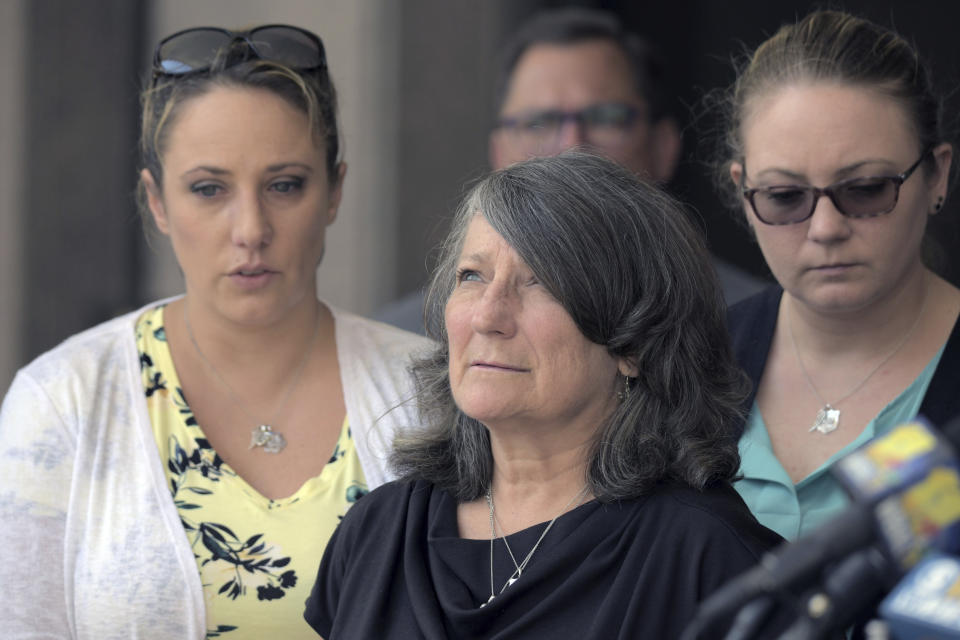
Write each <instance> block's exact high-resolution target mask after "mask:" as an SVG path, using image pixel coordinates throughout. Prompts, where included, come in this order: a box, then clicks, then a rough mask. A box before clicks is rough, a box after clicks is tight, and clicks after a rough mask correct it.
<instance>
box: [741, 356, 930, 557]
mask: <svg viewBox="0 0 960 640" xmlns="http://www.w3.org/2000/svg"><path fill="white" fill-rule="evenodd" d="M942 354H943V347H941V348H940V350H939V351H938V352H937V353H936V355H934V357H933V359H932V360H930V362H929V363H927V366H926V367H925V368H924V369H923V371H922V372H921V373H920V375H919V376H917V378H916V379H915V380H914V381H913V382H912V383H911V384H910V386H908V387H907V388H906V389H904V390H903V392H901V393H900V395H898V396H897V397H896V398H894V399H893V400H892V401H891V402H890V404H888V405H887V406H886V407H884V408H883V410H882V411H881V412H880V413H879V414H877V416H876V417H875V418H874V419H873V420H871V421H870V422H869V423H867V426H866V427H864V429H863V431H862V432H861V433H860V435H858V436H857V437H856V438H855V439H854V440H853V442H851V443H850V444H848V445H847V446H846V447H844V448H843V449H841V450H840V451H838V452H837V453H835V454H834V455H833V456H831V457H830V459H829V460H827V461H826V462H824V463H823V464H822V465H820V466H819V467H818V468H817V469H816V470H814V471H813V473H811V474H810V475H808V476H807V477H806V478H804V479H803V480H801V481H800V482H798V483H797V484H794V483H793V481H792V480H791V479H790V475H789V474H788V473H787V470H786V469H784V468H783V465H782V464H780V461H779V460H778V459H777V457H776V456H775V455H774V454H773V445H772V444H771V442H770V434H769V433H767V426H766V424H765V423H764V422H763V416H761V415H760V409H759V408H758V407H757V403H756V402H754V403H753V407H752V408H751V409H750V415H749V416H748V417H747V425H746V429H745V430H744V433H743V436H742V437H741V438H740V474H741V475H742V476H743V479H742V480H738V481H737V482H735V483H734V485H733V486H734V488H735V489H736V490H737V491H738V492H739V493H740V496H741V497H742V498H743V501H744V502H746V503H747V506H748V507H750V511H752V512H753V514H754V515H755V516H756V517H757V520H759V521H760V524H762V525H764V526H766V527H768V528H770V529H773V530H774V531H776V532H777V533H779V534H780V535H781V536H783V537H784V538H786V539H787V540H795V539H797V538H798V537H800V536H802V535H804V534H807V533H809V532H810V531H813V530H814V529H816V528H818V527H820V526H821V525H822V524H823V523H825V522H826V521H827V520H830V519H832V518H833V516H835V515H836V514H837V513H838V512H839V511H841V510H842V509H843V508H844V507H845V506H846V505H847V504H848V503H849V499H848V498H847V494H846V493H845V492H844V490H843V488H842V487H841V486H840V484H839V483H838V482H837V481H836V480H835V479H834V477H833V475H832V474H830V473H829V468H830V465H832V464H833V463H834V462H835V461H836V460H839V459H840V458H842V457H843V456H845V455H847V454H848V453H850V452H851V451H853V450H854V449H856V448H857V447H859V446H860V445H862V444H863V443H865V442H867V441H868V440H870V439H871V438H874V437H876V436H879V435H883V434H885V433H887V432H888V431H890V430H891V429H893V428H894V427H896V426H897V425H899V424H901V423H903V422H907V421H909V420H912V419H913V418H915V417H916V416H917V413H918V412H919V410H920V404H921V403H922V402H923V397H924V396H925V395H926V393H927V387H928V386H929V385H930V380H931V378H933V374H934V372H935V371H936V369H937V364H938V363H939V362H940V356H941V355H942ZM812 423H813V416H811V424H812ZM840 428H841V429H842V428H843V427H842V426H841V427H840ZM810 437H811V438H812V437H818V438H829V437H830V436H829V435H820V434H811V435H810Z"/></svg>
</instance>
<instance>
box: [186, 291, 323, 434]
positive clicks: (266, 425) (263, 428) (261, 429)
mask: <svg viewBox="0 0 960 640" xmlns="http://www.w3.org/2000/svg"><path fill="white" fill-rule="evenodd" d="M183 322H184V324H185V325H186V326H187V335H188V336H189V337H190V343H191V344H193V348H194V349H195V350H196V352H197V355H198V356H200V359H201V360H203V363H204V364H205V365H207V368H209V369H210V372H211V373H213V375H214V377H215V378H216V379H217V380H218V381H219V382H220V384H222V385H223V388H224V389H226V390H227V393H228V394H230V398H231V399H232V400H233V402H234V404H236V405H237V408H238V409H240V411H242V412H243V413H244V415H246V416H247V417H248V418H250V420H252V421H253V422H254V424H257V426H255V427H254V428H253V429H252V430H251V431H250V447H249V448H250V449H254V448H256V447H263V450H264V451H266V452H267V453H280V452H281V451H283V448H284V447H286V446H287V439H286V438H284V437H283V434H282V433H280V432H278V431H274V430H273V425H274V424H275V423H276V418H277V417H278V416H280V414H281V412H282V411H283V409H284V406H285V405H286V403H287V400H289V399H290V396H291V395H292V394H293V390H294V389H295V388H296V387H297V383H298V382H299V381H300V375H301V374H302V373H303V370H304V369H305V368H306V366H307V361H308V360H309V359H310V353H311V347H313V343H314V341H315V340H316V338H317V334H318V333H319V332H320V318H319V317H318V318H317V319H316V321H315V322H314V326H313V334H312V335H311V336H310V340H309V341H308V342H307V346H306V349H304V352H303V357H302V358H301V359H300V363H299V364H298V365H297V370H296V373H294V375H293V379H292V380H291V381H290V386H288V387H287V390H286V391H285V392H284V394H283V397H282V398H281V399H280V402H279V403H278V404H277V408H276V409H275V410H274V412H273V416H274V420H271V421H269V422H261V421H260V420H259V419H257V418H256V417H254V416H253V414H251V413H250V412H249V411H247V408H246V407H245V406H244V404H243V402H242V401H241V400H240V397H239V396H238V395H237V394H236V392H235V391H234V390H233V387H231V386H230V385H229V384H228V383H227V381H226V379H224V377H223V376H222V375H220V372H219V371H217V368H216V367H215V366H213V363H212V362H210V360H208V359H207V356H205V355H204V354H203V350H202V349H201V348H200V344H199V343H198V342H197V338H196V337H195V336H194V335H193V327H191V326H190V316H189V315H188V314H187V304H186V302H184V304H183ZM258 423H259V424H258Z"/></svg>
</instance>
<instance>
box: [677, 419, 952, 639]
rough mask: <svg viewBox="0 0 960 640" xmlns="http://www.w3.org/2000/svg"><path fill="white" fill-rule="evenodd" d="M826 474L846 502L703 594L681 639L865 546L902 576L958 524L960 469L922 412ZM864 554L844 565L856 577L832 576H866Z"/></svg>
mask: <svg viewBox="0 0 960 640" xmlns="http://www.w3.org/2000/svg"><path fill="white" fill-rule="evenodd" d="M831 473H833V474H834V475H835V477H836V478H837V479H838V481H839V482H840V483H841V485H842V486H843V487H844V489H845V490H846V491H847V492H848V493H849V494H850V496H851V498H852V500H853V503H852V504H851V505H850V507H848V508H847V509H845V510H844V511H843V512H841V513H840V514H839V515H838V516H837V517H836V518H835V519H833V520H831V521H829V522H827V523H826V524H825V525H824V526H823V527H821V528H819V529H817V530H815V531H814V532H812V533H811V534H809V535H807V536H804V537H803V538H800V539H799V540H797V541H796V542H794V543H792V544H786V543H785V544H783V545H780V546H779V547H778V548H777V549H775V550H773V551H772V552H769V553H767V554H766V555H765V556H764V557H763V558H762V559H761V561H760V563H759V565H758V566H756V567H754V568H753V569H750V570H748V571H747V572H745V573H743V574H741V575H740V576H738V577H737V578H734V579H733V580H732V581H730V582H729V583H727V584H726V585H724V586H723V587H722V588H721V589H719V590H718V591H717V592H715V593H714V594H712V595H711V596H710V597H708V598H707V599H706V600H705V601H704V602H703V603H702V604H701V606H700V609H699V611H698V613H697V615H696V617H695V618H694V620H693V622H692V623H691V625H689V627H688V631H689V632H690V633H685V634H684V637H690V638H693V637H696V633H698V632H699V630H702V629H705V628H707V626H708V625H709V624H711V623H712V622H714V621H716V620H718V619H720V618H722V617H725V616H727V615H729V614H730V613H731V612H732V611H735V610H737V609H739V608H740V607H742V606H744V605H745V604H746V603H748V602H750V601H751V600H754V599H755V598H757V597H758V596H762V595H763V596H766V595H771V594H772V595H778V594H789V595H792V594H795V593H799V592H800V591H802V590H803V589H806V588H808V587H809V586H810V585H811V584H814V582H815V581H818V580H819V578H820V577H821V574H822V573H823V572H824V570H825V569H826V568H828V567H829V566H831V565H832V564H834V563H836V562H838V561H839V560H841V559H843V558H846V557H847V556H850V555H851V554H853V553H854V552H856V551H858V550H861V549H864V548H866V547H869V546H873V545H876V547H877V548H878V549H879V551H880V552H881V553H882V554H883V557H884V558H885V559H886V562H887V564H888V566H889V567H890V569H889V570H891V571H894V572H895V573H897V574H898V575H897V577H899V574H902V572H903V571H905V570H906V569H908V568H909V567H911V566H913V565H914V564H916V562H917V561H918V560H919V559H920V556H921V555H922V554H923V553H924V552H925V551H926V549H927V548H928V547H929V546H930V545H931V543H932V542H933V541H934V540H935V539H937V538H938V537H940V536H941V535H942V534H943V533H944V532H945V531H947V530H950V531H952V532H956V531H957V530H958V528H960V525H958V521H960V470H958V467H957V465H956V459H955V457H954V455H953V451H952V448H951V446H950V445H949V444H948V443H947V442H945V441H944V440H943V438H942V437H941V436H939V435H938V434H937V433H936V432H935V431H934V430H933V429H932V428H930V426H929V425H928V424H927V423H926V421H924V420H923V419H922V418H918V419H916V420H914V421H913V422H909V423H906V424H903V425H900V426H898V427H896V428H895V429H893V430H892V431H891V432H890V433H888V434H886V435H885V436H883V437H880V438H875V439H873V440H871V441H870V442H868V443H866V444H865V445H864V446H863V447H861V448H860V449H857V450H856V451H854V452H852V453H851V454H849V455H848V456H846V457H844V458H842V459H841V460H839V461H838V462H837V463H836V464H835V465H833V467H832V468H831ZM864 560H865V558H861V561H860V563H861V564H860V566H859V568H857V567H856V566H854V565H851V566H849V567H845V571H848V572H851V573H853V574H855V575H852V576H851V575H846V574H844V573H841V574H840V575H838V576H836V580H837V581H840V580H841V578H842V579H843V580H851V579H853V578H855V577H856V575H860V576H861V577H863V576H867V574H868V571H869V569H868V568H867V567H866V566H865V564H864ZM851 562H852V561H851ZM854 569H857V571H854ZM838 571H839V569H838ZM864 579H869V578H864ZM826 597H830V596H826Z"/></svg>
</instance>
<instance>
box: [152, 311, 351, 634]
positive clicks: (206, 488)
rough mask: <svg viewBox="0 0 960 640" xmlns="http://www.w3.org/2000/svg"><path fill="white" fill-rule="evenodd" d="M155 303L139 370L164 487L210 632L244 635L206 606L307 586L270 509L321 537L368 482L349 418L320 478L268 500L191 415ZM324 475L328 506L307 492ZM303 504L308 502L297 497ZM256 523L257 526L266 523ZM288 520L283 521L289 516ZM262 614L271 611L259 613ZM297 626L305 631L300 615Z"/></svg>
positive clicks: (276, 596)
mask: <svg viewBox="0 0 960 640" xmlns="http://www.w3.org/2000/svg"><path fill="white" fill-rule="evenodd" d="M162 311H163V307H158V308H156V309H153V310H150V311H148V312H147V313H145V314H144V315H143V316H142V317H141V318H140V320H139V321H138V323H137V345H138V348H139V350H140V369H141V374H142V379H143V385H144V395H145V397H146V399H147V405H148V410H149V412H150V418H151V422H152V423H153V427H154V435H155V436H156V437H157V442H158V447H159V449H160V453H161V456H162V460H163V462H164V467H165V470H166V474H167V478H168V481H169V489H170V495H171V497H172V499H173V502H174V504H175V505H176V508H177V511H178V513H179V516H180V521H181V523H182V525H183V528H184V530H185V531H186V534H187V537H188V540H189V543H190V546H191V548H192V549H193V554H194V558H195V559H196V562H197V567H198V570H199V572H200V576H201V582H202V584H203V589H204V594H205V598H206V601H207V623H208V630H207V637H208V638H217V637H221V636H224V635H225V636H227V637H228V638H240V637H254V636H252V635H250V636H248V635H245V634H244V626H243V625H242V624H240V623H239V622H236V621H235V620H231V619H226V617H224V618H223V619H220V618H219V617H218V618H217V619H216V620H214V619H213V617H216V616H213V617H212V613H217V612H228V611H241V610H240V609H233V608H232V607H233V605H231V604H230V603H232V602H235V603H238V604H237V605H236V606H239V607H242V608H243V609H242V611H249V606H250V605H249V604H248V603H251V602H258V603H264V604H265V605H266V604H268V603H272V602H274V601H282V600H289V599H290V595H289V594H290V593H291V592H292V591H294V590H295V589H296V588H297V586H298V585H300V588H301V589H304V588H306V589H309V587H310V584H306V585H305V584H303V578H302V576H301V575H299V574H298V570H297V567H296V566H295V564H296V563H294V562H293V561H294V558H293V556H292V554H291V553H289V552H287V551H285V548H286V541H284V542H281V541H280V540H279V537H282V535H289V533H290V531H289V528H290V527H289V526H283V527H276V530H274V531H272V532H269V531H267V529H269V528H270V525H271V524H272V523H271V522H270V520H271V515H270V514H271V513H274V512H279V511H280V510H283V513H282V514H281V515H284V517H287V516H288V514H289V513H290V512H291V511H292V510H304V516H305V517H304V518H303V520H304V522H305V524H304V527H303V528H304V529H305V536H304V534H300V535H301V537H307V538H308V539H309V538H310V537H318V536H319V537H322V543H325V541H326V539H327V538H329V534H330V533H332V529H333V527H335V526H336V523H338V522H339V520H340V519H341V518H342V517H343V515H344V514H345V513H346V511H347V509H349V507H350V506H351V505H352V504H353V503H354V502H356V501H357V500H358V499H360V498H361V497H363V496H364V495H366V493H367V488H366V484H365V483H364V480H363V476H362V470H361V469H360V466H359V460H358V459H357V458H356V451H355V449H354V447H353V441H352V437H351V434H350V430H349V426H348V425H347V424H346V423H345V424H344V428H343V430H342V433H341V436H340V439H339V440H338V442H337V445H336V447H335V449H334V452H333V454H332V455H331V457H330V459H329V461H328V462H327V466H326V467H325V468H324V471H323V473H322V474H321V475H320V476H318V477H317V478H313V479H311V480H310V481H308V482H307V483H306V484H305V485H304V487H303V488H301V490H300V491H298V492H297V493H295V494H294V495H293V496H291V497H290V498H287V499H283V500H268V499H266V498H264V497H263V496H261V495H259V494H257V493H256V492H255V491H254V490H253V489H252V488H251V487H250V486H249V485H247V484H246V483H245V482H244V481H243V480H242V478H240V477H239V476H238V475H237V474H236V473H235V472H234V471H233V470H232V469H230V467H229V465H227V464H226V463H225V462H224V460H223V459H222V458H220V456H219V455H218V454H217V452H216V451H215V450H214V448H213V447H212V446H211V444H210V442H209V441H208V440H207V438H206V437H205V436H204V434H203V432H202V429H201V427H200V425H199V424H198V423H197V420H196V418H195V417H194V415H193V412H192V411H191V409H190V406H189V404H188V403H187V399H186V397H185V395H184V393H183V391H182V390H181V389H180V387H179V382H178V378H177V376H176V372H175V370H174V369H173V362H172V357H171V356H170V354H169V347H168V345H167V343H166V334H165V332H164V329H163V324H162ZM341 468H342V469H343V470H344V471H346V472H347V476H346V477H339V476H338V475H337V473H336V472H337V470H338V469H341ZM327 474H329V475H331V476H333V477H334V479H335V480H337V482H334V483H332V484H333V485H334V486H335V487H337V489H336V490H335V494H336V495H335V496H334V498H335V504H331V499H330V496H320V498H323V500H320V501H319V502H318V496H317V495H313V493H311V492H310V491H307V489H309V488H314V487H313V485H311V483H312V482H313V481H314V480H318V479H319V480H322V479H324V478H325V477H326V475H327ZM238 492H239V494H238ZM314 493H315V492H314ZM304 494H306V495H304ZM238 495H239V497H237V496H238ZM231 496H232V497H231ZM228 500H235V501H238V502H247V503H253V504H254V505H255V506H257V507H259V508H257V509H254V513H258V514H259V518H253V519H251V518H250V517H248V515H247V514H248V513H249V511H250V508H249V507H250V505H249V504H248V505H247V507H248V508H247V509H245V510H244V516H243V517H236V518H235V519H232V520H226V519H225V518H224V517H217V516H214V515H212V514H213V513H216V514H218V515H219V516H230V515H232V514H233V513H234V510H233V505H231V504H229V503H226V504H225V502H224V501H228ZM304 502H309V504H307V505H305V504H302V503H304ZM321 502H322V503H323V504H322V506H324V507H326V508H325V509H324V514H325V515H318V514H317V513H316V512H315V509H316V506H317V505H320V504H321ZM311 507H312V508H311ZM331 507H332V509H331ZM237 516H239V513H237ZM331 516H332V517H331ZM322 517H326V518H328V519H329V520H330V524H329V526H328V527H327V529H328V532H327V533H326V534H325V537H324V532H317V531H315V529H316V527H315V526H311V525H312V524H313V523H312V521H314V520H317V519H319V518H322ZM258 525H263V528H262V529H261V528H260V527H259V526H258ZM285 525H289V522H287V521H286V520H285ZM274 526H276V525H274ZM278 534H279V535H278ZM312 547H313V549H312V553H311V555H312V556H315V557H311V558H309V559H308V564H307V565H306V568H308V569H309V571H311V572H315V571H316V567H317V565H318V564H319V555H320V554H322V548H323V544H319V545H318V544H317V543H316V542H313V543H312ZM317 547H319V549H317ZM301 566H302V565H301ZM313 577H314V573H310V574H309V575H308V578H307V581H308V583H309V581H310V580H312V578H313ZM304 598H305V593H301V594H300V596H298V600H294V602H295V605H294V606H295V607H296V608H297V609H298V611H302V606H303V605H302V602H303V600H304ZM254 606H255V605H254ZM264 615H276V614H273V613H268V612H266V611H265V612H264ZM297 617H299V618H301V619H302V615H299V614H298V616H297ZM300 624H302V625H303V626H304V629H307V630H309V628H308V627H306V626H305V623H302V620H301V621H300ZM238 633H239V634H241V635H237V634H238ZM305 637H306V636H305Z"/></svg>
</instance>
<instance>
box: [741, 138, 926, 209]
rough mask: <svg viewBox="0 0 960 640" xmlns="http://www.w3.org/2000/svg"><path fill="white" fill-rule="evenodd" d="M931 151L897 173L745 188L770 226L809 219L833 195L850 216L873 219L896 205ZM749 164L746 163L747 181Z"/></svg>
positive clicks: (752, 203) (746, 196) (745, 196)
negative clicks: (824, 183) (814, 183)
mask: <svg viewBox="0 0 960 640" xmlns="http://www.w3.org/2000/svg"><path fill="white" fill-rule="evenodd" d="M928 153H930V151H929V150H927V151H924V152H923V154H921V155H920V157H919V158H917V161H916V162H914V163H913V164H912V165H910V168H908V169H907V170H906V171H904V172H903V173H901V174H898V175H895V176H864V177H861V178H850V179H849V180H841V181H840V182H835V183H833V184H831V185H828V186H826V187H823V188H822V189H821V188H819V187H814V186H811V185H775V186H770V187H756V188H753V189H746V188H745V189H743V197H744V198H746V199H747V202H749V203H750V206H751V207H753V212H754V213H755V214H756V215H757V218H758V219H759V220H760V222H763V223H764V224H770V225H786V224H796V223H798V222H803V221H804V220H808V219H809V218H810V217H811V216H813V212H814V211H815V210H816V208H817V202H819V200H820V198H821V197H823V196H827V197H828V198H830V201H831V202H832V203H833V206H834V207H836V209H837V211H839V212H840V213H842V214H843V215H845V216H847V217H848V218H872V217H874V216H881V215H883V214H885V213H890V212H891V211H893V209H894V208H895V207H896V206H897V199H898V198H899V197H900V185H902V184H903V183H904V182H905V181H906V179H907V178H909V177H910V176H911V175H912V174H913V172H914V171H916V169H917V167H919V166H920V163H921V162H923V160H924V158H926V157H927V154H928ZM745 180H746V166H744V181H745Z"/></svg>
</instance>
